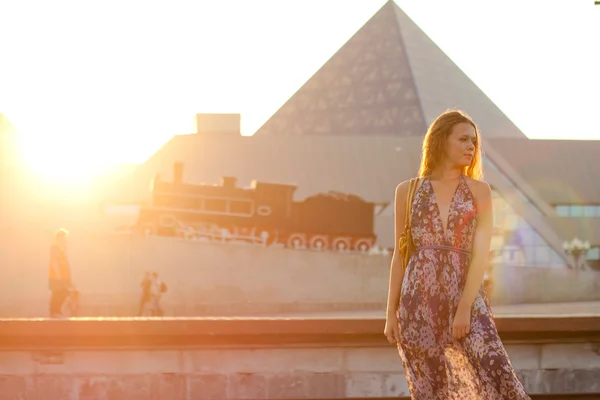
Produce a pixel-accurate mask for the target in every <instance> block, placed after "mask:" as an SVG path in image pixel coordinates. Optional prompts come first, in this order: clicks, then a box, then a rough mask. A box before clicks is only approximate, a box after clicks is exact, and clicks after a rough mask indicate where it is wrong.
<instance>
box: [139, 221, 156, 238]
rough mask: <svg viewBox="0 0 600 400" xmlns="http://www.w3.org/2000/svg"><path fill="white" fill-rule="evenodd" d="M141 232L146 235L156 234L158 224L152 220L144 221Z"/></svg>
mask: <svg viewBox="0 0 600 400" xmlns="http://www.w3.org/2000/svg"><path fill="white" fill-rule="evenodd" d="M139 232H140V233H141V234H142V235H143V236H146V237H148V236H150V235H156V225H154V224H153V223H152V222H144V223H143V224H141V225H140V226H139Z"/></svg>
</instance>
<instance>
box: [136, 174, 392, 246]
mask: <svg viewBox="0 0 600 400" xmlns="http://www.w3.org/2000/svg"><path fill="white" fill-rule="evenodd" d="M183 168H184V166H183V164H182V163H175V164H174V166H173V180H172V181H171V182H167V181H163V180H162V179H161V178H160V176H158V175H157V176H156V177H155V178H154V181H153V183H152V202H151V204H150V205H148V206H142V207H141V208H140V210H139V217H138V222H137V224H136V230H137V231H138V232H142V233H143V234H146V235H149V234H154V235H159V236H178V237H185V238H188V239H191V240H199V239H207V240H218V241H243V242H249V243H254V244H261V245H265V246H272V245H279V246H283V247H287V248H292V249H315V250H335V251H360V252H365V251H369V250H370V249H371V248H372V247H373V246H374V245H375V242H376V239H377V237H376V235H375V233H374V218H375V210H376V207H377V206H378V205H383V204H378V203H372V202H367V201H364V200H363V199H362V198H360V197H358V196H355V195H351V194H344V193H339V192H327V193H319V194H315V195H313V196H310V197H307V198H306V199H304V200H302V201H294V199H293V197H294V192H295V190H296V188H297V187H296V186H295V185H290V184H281V183H269V182H257V181H253V182H252V183H251V185H250V187H249V188H241V187H237V186H236V183H237V179H236V178H234V177H222V178H221V184H220V185H206V184H190V183H186V182H184V181H183Z"/></svg>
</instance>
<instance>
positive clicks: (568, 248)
mask: <svg viewBox="0 0 600 400" xmlns="http://www.w3.org/2000/svg"><path fill="white" fill-rule="evenodd" d="M563 249H564V250H565V253H566V254H570V255H571V256H573V259H574V260H575V269H579V268H580V267H582V266H583V265H580V264H579V260H580V258H581V256H582V255H584V254H586V253H587V251H588V250H589V249H590V243H589V242H588V241H585V242H582V241H581V240H580V239H579V238H574V239H573V240H571V241H570V242H564V243H563Z"/></svg>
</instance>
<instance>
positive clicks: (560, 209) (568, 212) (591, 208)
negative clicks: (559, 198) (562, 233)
mask: <svg viewBox="0 0 600 400" xmlns="http://www.w3.org/2000/svg"><path fill="white" fill-rule="evenodd" d="M555 210H556V213H557V214H558V215H559V216H561V217H573V218H599V217H600V205H597V204H559V205H557V206H555Z"/></svg>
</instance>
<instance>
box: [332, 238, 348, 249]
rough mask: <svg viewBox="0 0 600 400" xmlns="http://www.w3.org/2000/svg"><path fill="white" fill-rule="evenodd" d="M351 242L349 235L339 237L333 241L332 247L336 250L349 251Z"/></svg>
mask: <svg viewBox="0 0 600 400" xmlns="http://www.w3.org/2000/svg"><path fill="white" fill-rule="evenodd" d="M351 243H352V242H351V241H350V238H349V237H337V238H335V239H333V242H331V248H332V249H334V250H336V251H348V250H350V247H351Z"/></svg>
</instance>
